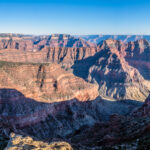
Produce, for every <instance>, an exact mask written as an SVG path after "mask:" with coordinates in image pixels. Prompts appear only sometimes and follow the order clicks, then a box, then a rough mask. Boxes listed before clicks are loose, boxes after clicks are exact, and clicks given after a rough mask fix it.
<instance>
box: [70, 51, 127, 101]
mask: <svg viewBox="0 0 150 150" xmlns="http://www.w3.org/2000/svg"><path fill="white" fill-rule="evenodd" d="M110 59H113V61H112V62H109V61H110ZM92 66H94V68H92V70H89V69H90V68H91V67H92ZM72 69H73V74H74V75H76V76H78V77H81V78H83V79H84V80H86V81H88V75H89V74H90V82H91V83H94V82H95V81H96V82H97V83H98V84H99V86H102V85H103V84H106V87H107V89H106V95H109V92H110V91H109V89H115V88H117V90H118V91H117V92H116V94H114V96H113V98H115V99H117V94H119V97H120V98H123V97H124V96H125V93H126V90H125V86H124V83H125V82H126V81H125V80H126V78H127V76H126V72H124V71H123V69H122V64H121V62H120V60H119V59H118V56H117V55H116V54H112V53H111V51H110V50H109V49H103V50H101V51H99V52H97V53H96V54H95V55H94V56H91V57H88V58H86V59H83V60H77V61H75V63H74V65H73V66H72ZM105 69H109V72H108V73H107V74H104V72H105V71H104V70H105ZM120 84H122V86H120Z"/></svg>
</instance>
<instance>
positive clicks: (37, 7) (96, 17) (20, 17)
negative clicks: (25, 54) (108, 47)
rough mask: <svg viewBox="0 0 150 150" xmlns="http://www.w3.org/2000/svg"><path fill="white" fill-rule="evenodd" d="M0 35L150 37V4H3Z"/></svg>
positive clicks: (98, 0) (6, 0) (84, 0)
mask: <svg viewBox="0 0 150 150" xmlns="http://www.w3.org/2000/svg"><path fill="white" fill-rule="evenodd" d="M0 32H1V33H25V34H51V33H67V34H81V35H85V34H150V0H0Z"/></svg>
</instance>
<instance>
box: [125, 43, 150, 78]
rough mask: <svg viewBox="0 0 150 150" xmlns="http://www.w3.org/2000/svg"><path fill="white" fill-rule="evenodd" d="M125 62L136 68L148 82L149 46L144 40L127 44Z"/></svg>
mask: <svg viewBox="0 0 150 150" xmlns="http://www.w3.org/2000/svg"><path fill="white" fill-rule="evenodd" d="M125 58H126V60H127V61H128V62H129V64H130V65H132V66H133V67H135V68H137V69H138V70H139V71H140V73H141V74H142V75H143V77H144V78H145V79H147V80H150V73H149V70H150V59H149V58H150V44H149V42H148V41H146V40H138V41H136V42H130V43H128V46H127V49H126V57H125Z"/></svg>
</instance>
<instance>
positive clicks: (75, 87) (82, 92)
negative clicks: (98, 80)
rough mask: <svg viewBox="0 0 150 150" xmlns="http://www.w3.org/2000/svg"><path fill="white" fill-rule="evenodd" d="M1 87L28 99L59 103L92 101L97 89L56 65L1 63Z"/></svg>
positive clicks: (96, 94)
mask: <svg viewBox="0 0 150 150" xmlns="http://www.w3.org/2000/svg"><path fill="white" fill-rule="evenodd" d="M0 71H1V74H0V88H12V89H17V90H19V91H21V92H22V93H23V94H25V95H26V96H27V97H31V98H36V99H39V100H47V101H49V102H50V101H57V100H58V101H59V100H67V99H72V98H78V99H79V100H81V101H82V100H83V101H84V100H87V99H95V98H96V97H97V96H98V90H97V89H98V87H97V86H96V85H92V84H90V83H87V82H85V81H84V80H83V79H81V78H78V77H75V76H74V75H73V74H72V73H69V72H67V71H65V70H64V69H62V68H61V67H60V65H58V64H22V63H7V62H1V67H0Z"/></svg>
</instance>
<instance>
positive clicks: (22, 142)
mask: <svg viewBox="0 0 150 150" xmlns="http://www.w3.org/2000/svg"><path fill="white" fill-rule="evenodd" d="M27 149H28V150H31V149H32V150H73V148H72V147H71V145H70V144H69V143H66V142H53V143H46V142H42V141H36V140H33V139H32V138H31V137H29V136H28V137H27V136H26V137H23V136H21V135H15V134H14V133H12V134H11V138H10V141H9V143H8V145H7V147H6V148H5V150H27Z"/></svg>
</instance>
